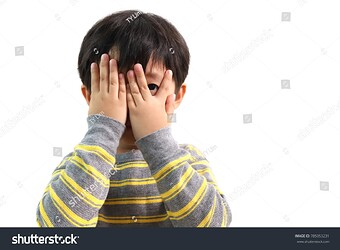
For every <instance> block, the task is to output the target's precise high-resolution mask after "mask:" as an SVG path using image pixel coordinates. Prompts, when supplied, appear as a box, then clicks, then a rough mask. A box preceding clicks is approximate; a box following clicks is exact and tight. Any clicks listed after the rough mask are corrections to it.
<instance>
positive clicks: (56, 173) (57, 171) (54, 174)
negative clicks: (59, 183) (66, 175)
mask: <svg viewBox="0 0 340 250" xmlns="http://www.w3.org/2000/svg"><path fill="white" fill-rule="evenodd" d="M63 170H64V169H58V170H56V171H54V172H53V174H52V179H53V178H54V177H55V176H56V175H58V174H59V173H60V172H61V171H63Z"/></svg>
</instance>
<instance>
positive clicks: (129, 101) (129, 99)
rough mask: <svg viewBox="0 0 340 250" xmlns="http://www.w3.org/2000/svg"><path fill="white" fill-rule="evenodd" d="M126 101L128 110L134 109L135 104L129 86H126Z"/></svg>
mask: <svg viewBox="0 0 340 250" xmlns="http://www.w3.org/2000/svg"><path fill="white" fill-rule="evenodd" d="M126 101H127V104H128V107H129V109H131V108H135V107H136V103H135V101H134V99H133V97H132V94H131V90H130V84H126Z"/></svg>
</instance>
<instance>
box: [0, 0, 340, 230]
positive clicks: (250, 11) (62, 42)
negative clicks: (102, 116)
mask: <svg viewBox="0 0 340 250" xmlns="http://www.w3.org/2000/svg"><path fill="white" fill-rule="evenodd" d="M124 9H139V10H141V11H143V12H152V13H155V14H158V15H161V16H163V17H164V18H166V19H168V20H169V21H170V22H172V23H173V24H174V25H175V26H176V27H177V28H178V30H179V31H180V32H181V34H182V35H183V36H184V38H185V39H186V41H187V43H188V46H189V48H190V52H191V65H190V71H189V76H188V78H187V80H186V83H187V86H188V88H187V95H186V97H185V99H184V101H183V103H182V105H181V107H180V108H179V109H178V110H177V116H176V120H177V121H176V123H174V124H173V133H174V135H175V137H176V139H177V141H178V142H179V143H191V144H194V145H196V146H197V147H198V148H200V149H201V150H202V151H204V152H205V153H206V155H207V158H208V159H209V161H210V163H211V167H212V169H213V172H214V173H215V176H216V178H217V181H218V184H219V186H220V188H221V189H222V190H223V191H224V192H225V194H226V196H227V198H228V201H229V204H230V207H231V209H232V213H233V221H232V224H231V226H233V227H245V226H250V227H255V226H259V227H262V226H283V227H286V226H292V227H296V226H318V227H321V226H339V225H340V216H339V211H340V182H339V177H340V170H339V167H340V164H339V163H340V157H339V156H340V154H339V149H340V145H339V142H340V133H339V131H340V123H339V122H340V116H339V113H340V112H339V110H340V84H339V83H340V82H339V80H340V75H339V73H340V70H339V66H340V45H339V43H340V29H339V23H340V15H339V9H340V4H339V1H335V0H334V1H331V0H326V1H321V0H318V1H317V0H289V1H287V0H285V1H283V0H282V1H269V0H268V1H265V0H258V1H251V0H247V1H246V0H241V1H240V0H234V1H212V0H211V1H186V0H181V1H168V2H162V1H147V0H143V1H125V0H124V1H123V0H118V1H113V0H109V1H102V0H96V1H80V0H72V1H70V0H64V1H60V0H59V1H52V0H51V1H47V0H45V1H44V0H41V1H38V0H30V1H27V0H26V1H24V0H0V87H1V88H0V226H36V222H35V213H36V208H37V205H38V202H39V200H40V199H41V197H42V194H43V191H44V188H45V187H46V185H47V183H48V182H49V179H50V177H51V173H52V171H53V170H54V168H55V167H56V166H57V165H58V163H59V162H60V161H61V159H62V156H65V155H66V154H67V153H69V152H71V151H73V147H74V146H75V145H76V144H77V143H78V142H80V140H81V139H82V138H83V136H84V135H85V133H86V130H87V124H86V116H87V104H86V102H85V100H84V99H83V97H82V95H81V92H80V86H81V82H80V79H79V76H78V73H77V58H78V53H79V49H80V44H81V42H82V39H83V37H84V35H85V34H86V32H87V31H88V30H89V29H90V28H91V27H92V25H93V24H94V23H95V22H96V21H97V20H99V19H100V18H103V17H104V16H106V15H108V14H111V13H112V12H115V11H118V10H124ZM282 12H290V21H289V14H282ZM18 46H23V49H22V48H21V47H19V48H15V47H18ZM16 54H17V55H16ZM282 80H283V81H282ZM288 84H289V85H288ZM249 114H251V115H252V117H251V118H252V119H250V116H249ZM244 115H245V116H244ZM54 147H60V148H62V156H59V157H58V156H54V155H53V148H54Z"/></svg>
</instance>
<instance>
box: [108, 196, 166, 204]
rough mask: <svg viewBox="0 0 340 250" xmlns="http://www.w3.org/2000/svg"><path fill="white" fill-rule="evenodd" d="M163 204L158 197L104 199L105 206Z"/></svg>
mask: <svg viewBox="0 0 340 250" xmlns="http://www.w3.org/2000/svg"><path fill="white" fill-rule="evenodd" d="M160 202H163V199H162V198H161V197H160V196H149V197H129V198H115V199H106V201H105V203H104V204H105V205H129V204H153V203H160Z"/></svg>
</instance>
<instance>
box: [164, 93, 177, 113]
mask: <svg viewBox="0 0 340 250" xmlns="http://www.w3.org/2000/svg"><path fill="white" fill-rule="evenodd" d="M175 100H176V95H175V94H172V95H169V96H168V97H167V98H166V102H165V111H166V113H167V114H173V113H174V111H175Z"/></svg>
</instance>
